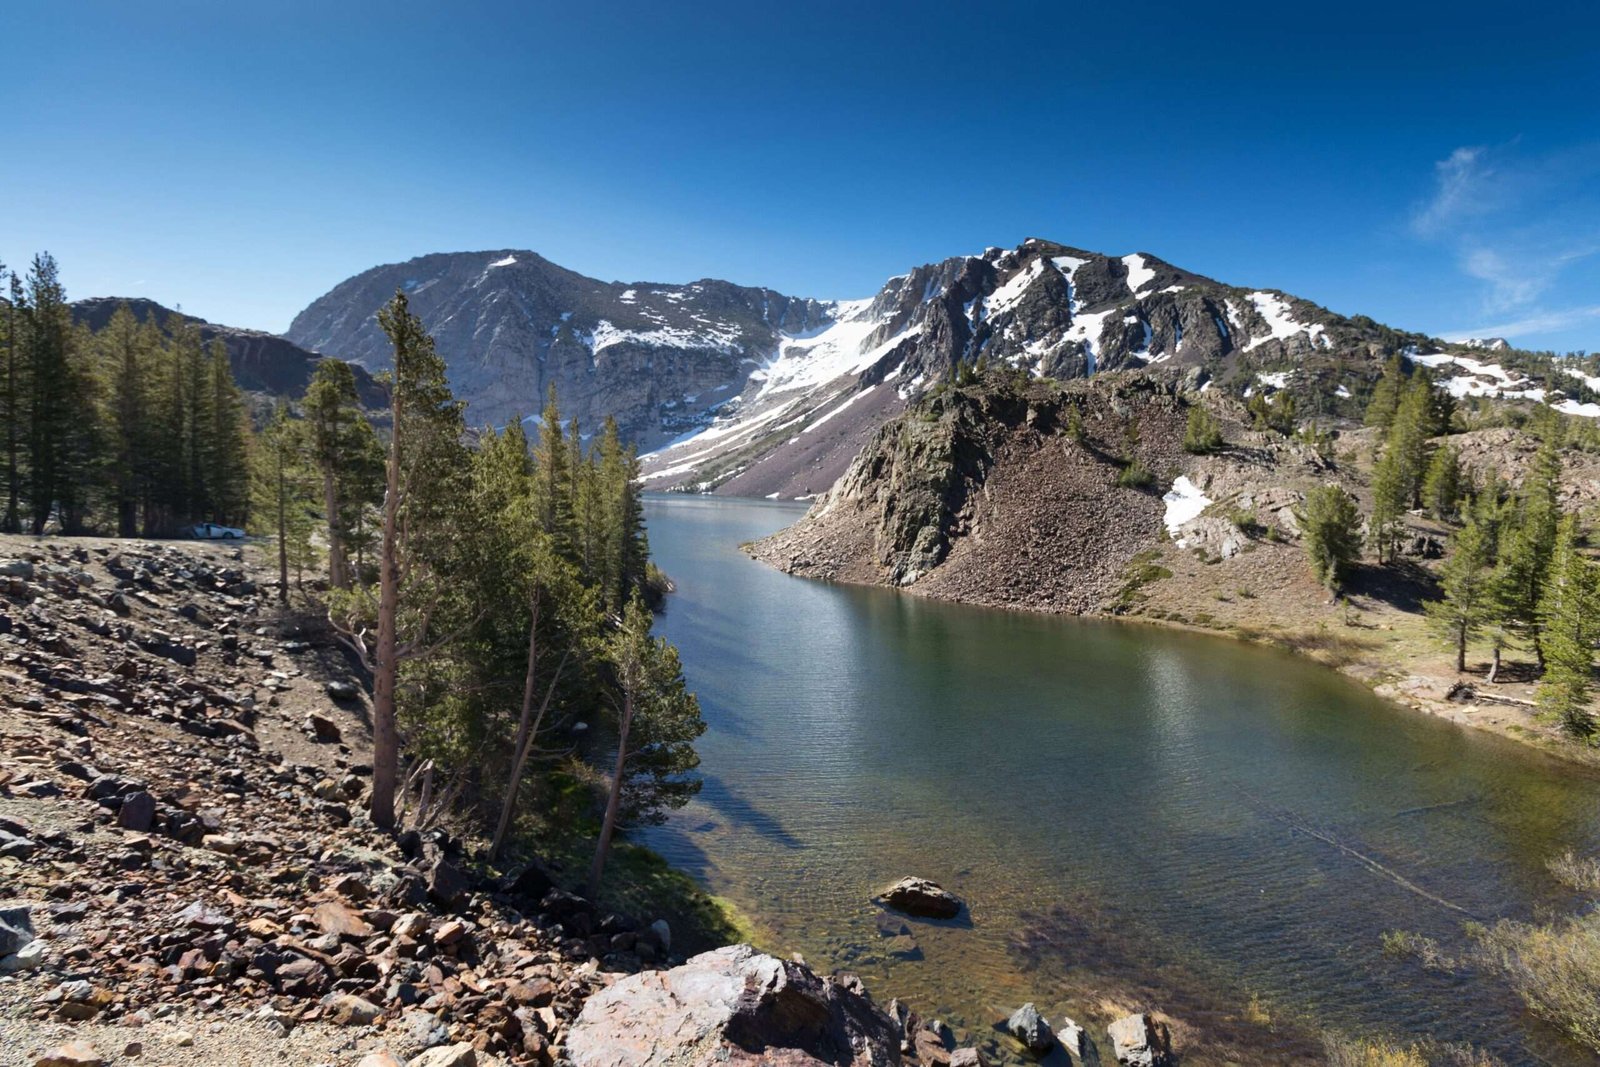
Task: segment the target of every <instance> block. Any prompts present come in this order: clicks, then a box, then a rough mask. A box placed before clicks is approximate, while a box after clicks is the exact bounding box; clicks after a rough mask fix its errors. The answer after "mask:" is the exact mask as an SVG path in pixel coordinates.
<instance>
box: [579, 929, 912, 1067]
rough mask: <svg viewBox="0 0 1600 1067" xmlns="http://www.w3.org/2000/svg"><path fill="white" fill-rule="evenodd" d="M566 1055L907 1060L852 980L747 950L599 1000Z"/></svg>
mask: <svg viewBox="0 0 1600 1067" xmlns="http://www.w3.org/2000/svg"><path fill="white" fill-rule="evenodd" d="M566 1052H567V1057H568V1059H569V1060H570V1061H571V1063H572V1064H573V1065H574V1067H644V1065H646V1064H672V1065H674V1067H698V1065H700V1064H707V1065H709V1064H735V1065H737V1064H757V1063H760V1064H772V1065H775V1067H810V1065H813V1064H817V1065H820V1064H829V1065H832V1067H892V1065H894V1064H898V1063H900V1062H901V1059H900V1039H899V1034H898V1031H897V1030H896V1028H895V1025H894V1022H893V1021H892V1020H891V1019H890V1018H889V1017H888V1015H886V1014H885V1013H884V1012H883V1011H882V1010H880V1009H879V1008H877V1007H875V1006H874V1005H873V1003H872V1002H871V1000H869V999H868V998H867V997H866V996H865V995H864V994H863V993H861V992H859V991H858V990H857V988H856V987H855V984H854V983H846V982H844V981H838V980H835V979H833V978H824V977H821V976H819V975H817V974H815V973H814V972H812V971H811V970H810V969H809V968H807V967H805V966H804V965H802V964H799V963H793V962H790V961H787V960H780V959H777V958H775V957H773V956H768V955H766V954H764V953H761V952H757V951H756V950H755V949H753V948H751V947H750V946H749V945H730V946H728V947H726V948H720V949H717V950H715V951H713V952H704V953H701V954H700V955H698V956H695V957H694V958H692V959H691V960H689V962H688V963H685V964H684V965H682V966H681V967H675V968H673V969H672V970H670V971H646V972H644V973H641V974H635V975H632V976H630V977H628V978H624V979H622V980H621V981H619V982H617V983H616V984H615V985H613V986H611V987H610V988H609V989H606V990H604V991H603V992H600V993H596V994H595V995H594V996H592V997H590V998H589V1000H588V1001H587V1002H586V1003H585V1004H584V1006H583V1011H582V1013H581V1014H580V1015H579V1016H578V1020H577V1022H576V1023H574V1024H573V1027H572V1029H571V1030H570V1031H569V1032H568V1034H567V1041H566Z"/></svg>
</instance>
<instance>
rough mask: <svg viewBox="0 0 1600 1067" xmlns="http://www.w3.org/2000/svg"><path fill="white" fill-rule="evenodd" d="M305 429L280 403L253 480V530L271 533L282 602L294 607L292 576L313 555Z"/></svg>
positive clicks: (256, 458) (263, 438)
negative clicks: (303, 451)
mask: <svg viewBox="0 0 1600 1067" xmlns="http://www.w3.org/2000/svg"><path fill="white" fill-rule="evenodd" d="M300 454H301V442H300V429H299V426H298V424H297V423H296V422H294V421H293V420H292V419H290V418H289V409H288V407H287V405H285V404H283V403H282V402H279V404H278V405H277V407H276V409H275V410H274V412H273V416H272V421H271V422H269V423H268V424H267V426H266V428H265V429H263V430H262V432H261V437H260V447H259V448H257V449H256V451H255V454H254V464H253V467H252V479H251V520H250V521H251V525H252V526H253V527H254V528H256V529H257V530H260V531H263V532H266V534H267V536H268V537H269V538H270V539H271V540H272V542H273V545H274V547H275V549H276V555H277V557H278V600H279V601H280V602H282V603H285V604H287V603H288V602H289V572H290V570H291V568H293V569H295V570H297V571H298V570H299V569H300V568H302V567H304V566H305V565H306V564H307V563H308V561H309V557H310V556H311V552H312V548H311V519H310V509H309V507H308V504H309V496H308V494H307V492H306V481H307V479H306V476H305V471H304V469H303V468H302V467H301V466H300V462H299V461H300Z"/></svg>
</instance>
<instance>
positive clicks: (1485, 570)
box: [1427, 522, 1493, 671]
mask: <svg viewBox="0 0 1600 1067" xmlns="http://www.w3.org/2000/svg"><path fill="white" fill-rule="evenodd" d="M1451 541H1452V545H1451V552H1450V555H1449V557H1448V558H1447V559H1446V560H1445V563H1444V567H1443V569H1442V571H1441V573H1440V576H1439V586H1440V591H1441V592H1442V593H1444V599H1443V600H1438V601H1432V602H1430V603H1428V604H1427V612H1428V620H1429V622H1430V623H1432V625H1433V627H1434V629H1435V630H1436V631H1437V632H1438V633H1439V634H1440V635H1441V636H1442V637H1444V638H1445V639H1446V640H1447V641H1449V642H1450V644H1451V645H1452V646H1453V647H1454V648H1455V652H1456V670H1457V671H1465V670H1466V669H1467V644H1468V642H1470V641H1471V640H1472V639H1473V638H1474V637H1476V636H1477V634H1478V631H1479V630H1480V628H1481V627H1482V625H1483V621H1484V617H1485V615H1486V614H1487V613H1488V611H1489V609H1490V598H1491V595H1492V589H1491V583H1492V581H1493V574H1492V571H1491V570H1490V564H1491V563H1492V562H1493V556H1491V555H1490V552H1489V544H1488V540H1487V538H1486V537H1485V536H1484V532H1483V530H1482V529H1481V528H1480V527H1479V526H1478V525H1477V524H1476V523H1471V522H1469V523H1468V524H1467V525H1466V526H1465V527H1463V528H1462V529H1461V530H1460V531H1458V532H1457V533H1456V535H1455V537H1453V538H1452V539H1451Z"/></svg>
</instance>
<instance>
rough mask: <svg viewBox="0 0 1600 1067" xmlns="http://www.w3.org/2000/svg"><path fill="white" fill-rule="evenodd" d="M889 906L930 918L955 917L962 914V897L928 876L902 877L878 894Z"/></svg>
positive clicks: (885, 904)
mask: <svg viewBox="0 0 1600 1067" xmlns="http://www.w3.org/2000/svg"><path fill="white" fill-rule="evenodd" d="M878 899H879V900H880V901H882V902H883V905H884V906H885V907H888V908H893V909H895V910H896V911H903V912H905V913H906V914H907V915H918V916H922V917H924V918H929V919H953V918H955V917H956V916H957V915H959V914H961V898H960V897H958V896H956V895H955V894H954V893H951V892H949V891H948V890H946V889H944V888H942V887H940V886H939V885H938V884H936V883H934V882H930V881H928V880H927V879H926V878H902V879H900V880H899V881H898V882H896V883H895V884H894V885H892V886H890V887H889V888H887V889H885V890H884V891H883V892H882V893H880V894H878Z"/></svg>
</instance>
